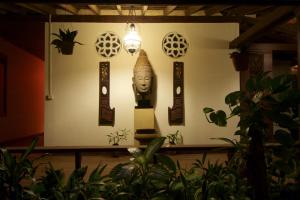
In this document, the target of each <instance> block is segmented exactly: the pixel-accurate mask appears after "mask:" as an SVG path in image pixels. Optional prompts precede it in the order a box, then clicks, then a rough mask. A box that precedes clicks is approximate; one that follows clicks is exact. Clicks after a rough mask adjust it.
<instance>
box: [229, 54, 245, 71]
mask: <svg viewBox="0 0 300 200" xmlns="http://www.w3.org/2000/svg"><path fill="white" fill-rule="evenodd" d="M230 58H231V59H232V63H233V66H234V68H235V70H236V71H245V70H247V69H248V63H249V55H248V53H239V52H233V53H231V54H230Z"/></svg>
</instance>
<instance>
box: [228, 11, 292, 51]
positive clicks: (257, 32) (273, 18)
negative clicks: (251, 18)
mask: <svg viewBox="0 0 300 200" xmlns="http://www.w3.org/2000/svg"><path fill="white" fill-rule="evenodd" d="M293 10H294V7H293V6H281V7H278V8H276V9H275V10H274V11H273V12H272V13H269V14H267V15H266V16H265V17H264V18H263V19H262V20H260V21H258V22H257V23H256V24H255V25H254V26H252V27H251V28H249V29H248V30H247V31H245V32H244V33H242V34H241V35H240V36H239V37H237V38H235V39H234V40H233V41H231V42H230V43H229V47H230V48H231V49H234V48H241V47H242V46H247V45H248V44H249V43H251V42H252V41H253V40H254V39H257V38H258V37H261V36H262V35H263V34H265V33H266V32H267V30H270V29H274V28H275V27H276V26H278V25H279V24H280V22H282V21H283V20H284V19H285V20H287V19H288V18H290V17H291V15H292V13H293Z"/></svg>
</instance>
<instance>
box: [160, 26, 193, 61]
mask: <svg viewBox="0 0 300 200" xmlns="http://www.w3.org/2000/svg"><path fill="white" fill-rule="evenodd" d="M188 47H189V44H188V42H187V41H186V39H185V38H184V37H183V36H182V35H180V34H179V33H176V32H172V33H168V34H167V35H166V36H165V37H164V39H163V41H162V48H163V51H164V52H165V54H167V56H170V57H172V58H179V57H181V56H184V55H185V54H186V52H187V49H188Z"/></svg>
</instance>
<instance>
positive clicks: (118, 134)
mask: <svg viewBox="0 0 300 200" xmlns="http://www.w3.org/2000/svg"><path fill="white" fill-rule="evenodd" d="M128 133H129V130H127V129H121V130H119V131H115V132H112V133H109V134H108V135H107V137H108V143H109V144H111V143H112V145H114V146H115V145H119V143H120V142H121V141H126V140H127V136H128Z"/></svg>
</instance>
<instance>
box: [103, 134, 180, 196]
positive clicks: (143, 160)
mask: <svg viewBox="0 0 300 200" xmlns="http://www.w3.org/2000/svg"><path fill="white" fill-rule="evenodd" d="M164 140H165V138H157V139H154V140H153V141H151V143H150V144H149V145H148V147H147V148H146V149H145V151H144V152H143V151H141V150H139V149H134V150H132V149H129V150H130V152H131V154H132V156H133V158H132V159H131V161H130V162H127V163H122V164H118V165H117V166H115V167H114V168H113V169H112V171H111V172H110V174H109V176H110V177H111V179H112V183H111V184H110V185H107V188H108V189H109V190H108V191H109V192H107V193H106V194H107V196H105V197H104V198H105V199H112V200H114V199H122V200H123V199H124V200H125V199H126V200H129V199H130V200H135V199H136V200H137V199H145V200H146V199H153V200H154V199H169V198H170V194H169V193H168V190H169V185H170V182H171V180H172V179H173V178H175V176H176V165H175V163H174V162H173V161H172V159H171V158H169V157H167V156H164V155H158V154H156V152H157V150H158V149H159V148H160V147H161V146H162V145H163V143H164Z"/></svg>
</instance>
